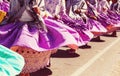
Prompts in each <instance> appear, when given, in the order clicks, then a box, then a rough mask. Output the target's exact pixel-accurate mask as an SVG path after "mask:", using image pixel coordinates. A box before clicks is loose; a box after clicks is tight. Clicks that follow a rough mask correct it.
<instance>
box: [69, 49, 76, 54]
mask: <svg viewBox="0 0 120 76" xmlns="http://www.w3.org/2000/svg"><path fill="white" fill-rule="evenodd" d="M67 53H69V54H74V53H76V50H75V49H69V50H67Z"/></svg>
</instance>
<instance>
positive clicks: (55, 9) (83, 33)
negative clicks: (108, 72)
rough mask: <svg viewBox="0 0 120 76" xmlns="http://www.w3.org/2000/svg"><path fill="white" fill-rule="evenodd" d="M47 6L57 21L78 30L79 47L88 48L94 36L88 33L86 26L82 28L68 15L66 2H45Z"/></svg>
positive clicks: (61, 0) (60, 0) (63, 0)
mask: <svg viewBox="0 0 120 76" xmlns="http://www.w3.org/2000/svg"><path fill="white" fill-rule="evenodd" d="M45 6H46V9H47V11H48V12H50V14H52V16H53V17H54V18H55V19H56V21H59V22H62V23H64V24H65V25H66V26H69V27H72V28H73V29H74V30H76V31H77V32H78V33H79V36H80V39H79V46H83V45H85V47H86V44H87V43H88V42H89V41H90V39H91V38H92V37H93V34H92V33H91V32H90V31H88V30H87V29H86V28H85V26H82V24H80V23H79V22H77V21H75V20H73V19H72V18H70V17H69V16H68V15H67V14H66V7H65V0H56V1H52V0H45ZM68 10H69V9H68ZM88 47H90V46H88ZM86 48H87V47H86Z"/></svg>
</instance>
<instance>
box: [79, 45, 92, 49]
mask: <svg viewBox="0 0 120 76" xmlns="http://www.w3.org/2000/svg"><path fill="white" fill-rule="evenodd" d="M79 48H82V49H90V48H91V46H90V45H87V44H86V45H83V46H80V47H79Z"/></svg>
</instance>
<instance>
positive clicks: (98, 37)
mask: <svg viewBox="0 0 120 76" xmlns="http://www.w3.org/2000/svg"><path fill="white" fill-rule="evenodd" d="M91 41H100V36H97V37H96V38H93V39H92V40H91Z"/></svg>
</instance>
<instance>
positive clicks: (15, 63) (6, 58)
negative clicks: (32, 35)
mask: <svg viewBox="0 0 120 76" xmlns="http://www.w3.org/2000/svg"><path fill="white" fill-rule="evenodd" d="M24 64H25V62H24V58H23V57H22V56H21V55H19V54H18V53H16V52H14V51H12V50H10V49H8V48H6V47H4V46H2V45H0V76H16V75H18V74H19V73H20V72H21V71H22V69H23V67H24Z"/></svg>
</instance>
